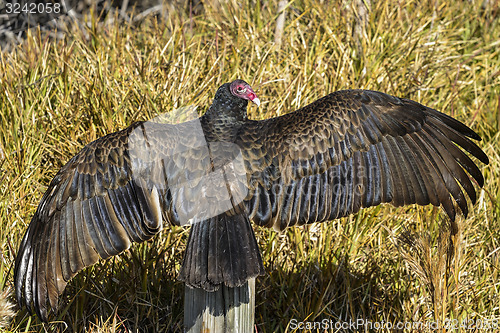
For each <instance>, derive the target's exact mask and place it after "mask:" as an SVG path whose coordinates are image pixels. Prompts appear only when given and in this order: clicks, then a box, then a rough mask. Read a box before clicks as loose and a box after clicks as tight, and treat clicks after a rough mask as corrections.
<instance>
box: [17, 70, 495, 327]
mask: <svg viewBox="0 0 500 333" xmlns="http://www.w3.org/2000/svg"><path fill="white" fill-rule="evenodd" d="M249 101H252V102H254V103H255V104H257V105H259V103H260V102H259V99H258V98H257V96H256V94H255V92H254V91H253V90H252V88H251V87H250V85H248V84H247V83H246V82H244V81H242V80H236V81H233V82H231V83H226V84H223V85H222V86H221V87H220V88H219V89H218V90H217V92H216V94H215V98H214V101H213V103H212V105H211V106H210V107H209V108H208V111H207V112H206V113H205V114H204V115H203V116H202V117H200V118H197V119H194V120H191V121H188V122H184V123H180V124H162V123H154V122H137V123H134V124H133V125H131V126H130V127H128V128H126V129H124V130H122V131H118V132H116V133H112V134H109V135H106V136H104V137H102V138H100V139H97V140H96V141H94V142H91V143H90V144H88V145H87V146H85V147H84V148H83V149H82V150H81V151H80V152H79V153H78V154H77V155H75V156H74V157H73V158H72V159H71V160H70V161H69V162H68V163H67V164H66V165H65V166H64V167H63V168H62V169H61V170H60V171H59V172H58V173H57V174H56V176H55V177H54V179H53V180H52V182H51V183H50V185H49V187H48V189H47V191H46V193H45V194H44V196H43V197H42V200H41V202H40V205H39V206H38V208H37V210H36V212H35V215H34V216H33V219H32V220H31V223H30V225H29V227H28V230H27V232H26V234H25V236H24V238H23V240H22V243H21V246H20V248H19V252H18V254H17V258H16V266H15V277H14V279H15V285H16V294H17V300H18V302H19V304H21V305H22V304H25V305H26V306H27V307H28V309H29V310H30V311H33V309H34V310H35V311H36V313H37V314H38V316H39V317H40V318H42V319H43V320H45V321H46V320H47V314H48V310H49V307H51V308H52V309H53V310H55V309H56V308H57V300H58V296H59V295H60V294H61V293H62V292H63V290H64V288H65V286H66V284H67V282H68V281H69V280H70V279H71V278H72V277H73V276H75V275H76V274H77V273H78V272H79V271H80V270H82V269H83V268H84V267H87V266H90V265H93V264H95V263H96V262H97V261H98V260H99V259H100V258H103V259H104V258H108V257H110V256H113V255H116V254H118V253H120V252H122V251H124V250H125V249H127V248H129V246H130V244H131V243H132V242H142V241H144V240H147V239H150V238H151V237H153V236H154V235H155V234H157V233H158V232H159V231H160V230H161V229H162V227H163V226H164V225H166V224H173V225H182V224H185V223H191V224H192V226H191V233H190V236H189V239H188V243H187V248H186V252H185V255H184V261H183V265H182V268H181V271H180V275H179V278H180V279H181V280H183V281H185V283H186V284H187V285H189V286H192V287H197V288H203V289H205V290H207V291H212V290H217V288H219V286H220V285H221V284H225V285H227V286H229V287H235V286H240V285H242V284H243V283H245V282H246V281H247V280H248V279H250V278H253V277H256V276H258V275H262V274H264V272H265V271H264V267H263V264H262V259H261V256H260V252H259V248H258V245H257V242H256V239H255V235H254V232H253V230H252V226H251V224H250V221H253V222H254V223H255V224H257V225H260V226H266V227H274V228H275V229H278V230H283V229H285V228H287V227H290V226H294V225H303V224H306V223H313V222H321V221H330V220H333V219H337V218H340V217H344V216H347V215H350V214H353V213H356V212H358V211H359V210H360V209H361V208H362V207H370V206H375V205H378V204H381V203H385V202H388V203H391V204H392V205H394V206H402V205H409V204H414V203H417V204H419V205H427V204H433V205H434V206H442V208H443V209H444V211H445V212H446V214H447V215H448V216H449V218H450V219H451V220H452V221H453V220H454V219H455V215H456V207H459V208H460V211H461V212H462V213H463V214H464V215H467V212H468V205H467V200H466V197H465V195H464V192H466V193H467V195H468V197H469V198H470V200H471V201H472V203H474V202H475V201H476V192H475V188H474V186H473V185H472V182H471V178H473V179H474V180H475V181H476V182H477V184H478V185H479V186H480V187H482V186H483V183H484V179H483V176H482V174H481V172H480V170H479V168H478V167H477V166H476V164H475V163H474V162H473V161H472V160H471V158H469V156H468V155H467V154H466V153H464V151H463V150H462V149H464V150H465V151H467V152H468V153H470V154H471V155H472V156H474V157H476V158H477V159H479V160H480V161H481V162H483V163H485V164H488V157H487V156H486V155H485V153H484V152H483V151H482V150H481V149H480V148H479V147H478V146H477V145H476V144H475V143H474V142H473V141H472V140H471V139H474V140H481V138H480V137H479V136H478V135H477V134H476V133H475V132H474V131H473V130H471V129H470V128H469V127H467V126H466V125H464V124H463V123H461V122H459V121H457V120H455V119H453V118H451V117H449V116H447V115H445V114H443V113H441V112H439V111H436V110H434V109H431V108H429V107H426V106H423V105H421V104H419V103H417V102H414V101H411V100H408V99H403V98H397V97H393V96H389V95H386V94H384V93H381V92H376V91H368V90H344V91H337V92H334V93H331V94H330V95H327V96H325V97H323V98H321V99H319V100H317V101H315V102H313V103H311V104H309V105H307V106H305V107H303V108H301V109H299V110H297V111H295V112H290V113H288V114H285V115H283V116H280V117H276V118H271V119H266V120H260V121H255V120H250V119H248V118H247V112H246V110H247V106H248V102H249ZM461 148H462V149H461ZM465 171H467V173H468V174H469V175H470V176H471V178H470V177H469V175H468V174H467V173H466V172H465Z"/></svg>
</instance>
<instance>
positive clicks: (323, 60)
mask: <svg viewBox="0 0 500 333" xmlns="http://www.w3.org/2000/svg"><path fill="white" fill-rule="evenodd" d="M490 3H493V2H490ZM495 6H497V7H495ZM205 10H206V13H205V14H203V15H201V16H193V17H189V15H187V14H185V13H184V12H180V11H170V12H167V13H164V16H163V17H162V18H161V19H158V20H157V19H154V18H151V17H147V18H145V19H143V20H140V21H137V22H135V23H133V24H128V23H120V24H118V23H117V22H118V21H119V20H118V18H117V17H116V18H115V19H116V20H114V22H115V23H114V24H113V23H109V22H112V20H108V23H107V24H103V23H99V21H98V20H97V19H96V15H93V16H89V17H86V22H87V23H88V24H87V26H86V27H85V28H83V27H82V26H80V27H78V26H76V25H75V26H74V27H70V29H71V33H69V34H67V37H66V38H65V39H64V40H59V41H50V40H49V39H46V38H45V37H42V36H39V35H38V34H37V32H36V31H32V32H31V33H30V34H29V35H28V38H27V39H26V41H25V42H24V43H23V44H22V45H20V46H19V47H18V48H17V49H16V50H14V51H13V52H11V53H3V54H0V106H1V108H0V290H2V289H5V288H8V287H12V284H13V283H12V272H13V262H14V258H15V254H16V250H17V247H18V245H19V243H20V240H21V237H22V235H23V234H24V231H25V230H26V227H27V224H28V223H29V221H30V218H31V216H32V215H33V213H34V211H35V209H36V206H37V204H38V202H39V200H40V198H41V196H42V194H43V193H44V191H45V189H46V188H47V185H48V183H49V181H50V179H51V178H52V177H53V176H54V175H55V173H56V172H57V170H58V169H59V168H60V167H61V166H62V165H63V164H64V163H65V161H67V160H69V158H70V157H71V156H73V155H74V154H75V153H76V152H78V151H79V150H80V149H81V148H82V147H83V146H84V145H85V144H86V143H88V142H90V141H92V140H94V139H96V138H98V137H100V136H102V135H104V134H106V133H109V132H112V131H116V130H118V129H121V128H124V127H126V126H127V125H129V124H130V123H132V122H133V121H136V120H143V119H150V118H152V117H154V116H156V115H158V114H160V113H162V112H168V111H170V110H172V109H173V108H176V107H181V106H187V105H199V106H201V108H200V109H199V110H200V111H204V109H205V108H206V106H208V105H209V104H210V102H211V98H212V97H213V95H214V92H215V90H216V88H217V87H218V86H219V85H220V84H222V83H224V82H227V81H230V80H233V79H235V78H242V79H244V80H247V81H248V82H250V83H251V84H252V85H253V87H254V89H255V91H256V92H257V94H258V95H259V97H260V99H261V100H262V101H263V103H262V105H261V108H259V109H255V108H254V107H251V108H250V116H251V117H252V118H254V119H261V118H267V117H272V116H276V115H280V114H284V113H286V112H289V111H291V110H294V109H296V108H298V107H300V106H303V105H305V104H307V103H309V102H311V101H313V100H315V99H317V98H318V97H320V96H323V95H325V94H327V93H328V92H331V91H334V90H337V89H345V88H365V89H374V90H380V91H384V92H387V93H390V94H393V95H398V96H402V97H408V98H411V99H414V100H416V101H419V102H421V103H423V104H426V105H428V106H431V107H433V108H436V109H438V110H443V111H444V112H445V113H447V114H450V115H453V116H454V117H456V118H458V119H460V120H461V121H463V122H465V123H466V124H467V125H469V126H471V127H472V128H474V129H475V130H476V131H477V132H478V133H479V134H480V135H481V136H482V137H483V138H484V140H483V141H482V142H481V143H480V145H481V147H483V149H484V150H485V152H486V153H487V155H488V156H489V157H490V159H491V163H490V165H489V166H487V167H484V168H482V170H483V172H484V174H485V177H486V182H485V184H486V185H485V189H484V190H481V191H480V193H479V195H478V198H479V199H478V204H477V205H476V206H474V207H473V208H472V209H471V213H470V215H469V217H468V218H467V219H463V218H462V219H460V220H459V221H458V233H456V234H455V235H452V234H451V233H450V232H449V229H448V228H447V227H446V224H447V222H446V218H445V216H444V214H442V213H441V211H440V210H439V209H435V208H432V207H414V206H413V207H407V208H400V209H395V208H393V207H390V206H383V207H377V208H372V209H367V210H364V211H362V212H361V213H359V214H357V215H355V216H352V217H349V218H345V219H341V220H338V221H333V222H331V223H327V224H321V225H310V226H307V227H304V228H295V229H290V230H288V231H286V232H284V233H281V234H277V233H275V232H274V231H271V230H264V229H260V230H257V237H258V241H259V243H260V247H261V250H262V253H263V259H264V264H265V267H266V270H267V271H268V273H269V274H268V275H266V276H264V277H261V278H259V279H258V280H257V285H256V289H257V299H256V304H257V307H256V320H255V321H256V328H257V330H258V331H259V332H280V331H286V330H288V331H292V328H291V325H290V320H291V319H292V318H295V319H297V320H298V321H303V320H308V321H321V320H323V319H329V320H333V321H349V320H352V321H355V320H357V319H360V318H361V319H365V320H369V321H371V322H381V321H384V322H390V323H396V322H398V321H421V322H428V323H429V322H432V321H439V322H442V323H444V322H446V321H452V322H451V323H454V322H453V321H454V320H456V321H457V322H458V323H462V322H463V321H464V320H484V321H489V322H490V323H492V322H495V321H497V320H500V309H499V307H498V299H499V298H500V295H499V289H500V284H499V282H498V281H499V265H500V254H499V253H500V252H499V251H498V249H499V246H500V244H499V243H500V240H499V239H500V238H499V231H500V226H499V223H498V218H499V213H500V208H499V204H498V195H499V193H500V180H499V179H500V177H499V176H500V174H499V173H500V172H499V170H500V157H499V151H500V144H499V142H500V140H499V139H500V135H499V126H500V125H499V123H500V106H499V94H500V86H499V81H500V41H499V40H498V36H500V24H499V23H500V20H499V17H498V16H499V9H498V4H496V5H495V4H490V5H489V6H488V7H486V8H483V7H482V1H450V2H446V3H445V2H443V3H440V2H433V1H425V2H414V1H408V2H403V1H401V2H399V3H395V2H393V1H376V2H374V4H373V5H372V12H371V14H370V16H369V21H368V23H367V27H366V28H367V30H366V35H367V38H366V39H363V40H362V41H360V42H359V41H356V40H354V38H353V37H352V36H353V28H354V27H353V22H354V19H353V17H354V14H353V13H352V12H351V11H349V10H348V9H346V8H344V7H343V6H342V5H341V4H339V3H338V2H336V1H330V2H328V3H321V2H316V1H312V0H297V1H294V2H292V4H291V6H290V7H289V9H288V12H287V16H286V17H287V19H286V22H285V28H284V32H283V40H282V45H281V47H280V49H278V48H276V47H275V46H274V44H273V41H274V36H273V34H274V30H275V23H276V18H277V14H278V13H277V4H275V3H274V2H267V1H266V2H264V1H260V0H255V1H251V0H243V1H239V2H236V1H228V2H224V3H222V4H214V5H210V4H208V5H207V6H206V8H205ZM187 233H188V231H187V230H185V229H182V228H171V229H167V230H165V231H164V232H163V233H162V234H161V235H160V236H159V237H156V238H154V239H153V240H152V241H150V242H148V243H146V244H139V245H136V246H133V247H132V249H131V250H129V251H127V252H126V253H125V254H124V255H122V256H120V257H116V258H112V259H110V260H107V261H104V262H100V263H99V264H97V265H95V266H94V267H92V268H89V269H87V270H85V271H84V272H82V273H81V274H79V275H78V276H77V277H76V278H75V279H74V280H73V281H72V282H71V283H70V284H69V285H68V288H67V289H66V292H65V293H64V295H63V297H62V298H61V303H62V307H61V309H60V312H59V314H58V316H56V317H54V321H53V322H51V323H50V324H46V325H44V324H42V323H40V321H39V320H38V319H37V318H35V317H30V316H28V314H27V313H26V311H25V310H22V311H20V312H19V313H18V314H17V315H16V316H15V318H14V319H13V321H12V322H11V324H10V328H7V329H8V330H10V331H13V332H44V331H63V330H64V329H65V328H66V325H67V326H68V327H67V330H68V331H69V330H74V331H78V332H82V331H87V332H136V331H140V332H151V331H172V332H174V331H181V330H182V299H183V296H182V295H183V285H182V284H181V283H179V282H177V281H176V278H175V277H176V274H177V271H178V269H179V266H180V263H181V259H182V251H183V249H184V245H185V242H186V240H187ZM63 321H64V322H66V323H63ZM470 323H472V322H470ZM459 328H460V327H459ZM461 329H462V330H464V331H469V330H466V329H465V328H464V327H462V328H461ZM367 330H368V331H369V329H367ZM382 331H383V330H382ZM406 331H409V330H406Z"/></svg>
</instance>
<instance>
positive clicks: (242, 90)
mask: <svg viewBox="0 0 500 333" xmlns="http://www.w3.org/2000/svg"><path fill="white" fill-rule="evenodd" d="M245 90H246V89H245V88H243V86H238V88H236V91H237V92H238V93H244V92H245Z"/></svg>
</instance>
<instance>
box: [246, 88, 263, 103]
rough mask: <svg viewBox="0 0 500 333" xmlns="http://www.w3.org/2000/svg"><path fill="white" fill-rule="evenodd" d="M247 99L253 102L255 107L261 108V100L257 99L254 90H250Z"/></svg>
mask: <svg viewBox="0 0 500 333" xmlns="http://www.w3.org/2000/svg"><path fill="white" fill-rule="evenodd" d="M247 98H248V99H249V100H250V101H251V102H252V103H254V104H255V105H257V107H259V106H260V99H259V98H258V97H257V95H256V94H255V93H254V92H253V90H252V88H250V89H249V92H248V94H247Z"/></svg>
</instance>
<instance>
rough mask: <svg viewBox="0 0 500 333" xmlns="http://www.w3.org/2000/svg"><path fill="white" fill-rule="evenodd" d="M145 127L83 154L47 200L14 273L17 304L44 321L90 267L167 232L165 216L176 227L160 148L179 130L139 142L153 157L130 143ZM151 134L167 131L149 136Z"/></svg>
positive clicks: (118, 134)
mask: <svg viewBox="0 0 500 333" xmlns="http://www.w3.org/2000/svg"><path fill="white" fill-rule="evenodd" d="M143 126H144V125H143V123H136V124H134V125H132V126H131V127H129V128H127V129H125V130H123V131H120V132H116V133H112V134H110V135H108V136H105V137H103V138H100V139H98V140H96V141H94V142H92V143H90V144H89V145H87V146H86V147H84V148H83V149H82V151H81V152H80V153H78V154H77V155H75V156H74V157H73V158H72V159H71V160H70V161H68V163H67V164H66V165H65V166H64V167H63V168H62V169H61V170H60V171H59V172H58V174H57V175H56V176H55V177H54V179H53V180H52V182H51V183H50V185H49V188H48V190H47V191H46V193H45V194H44V196H43V198H42V200H41V202H40V205H39V207H38V209H37V211H36V213H35V215H34V216H33V219H32V221H31V223H30V225H29V227H28V230H27V232H26V234H25V236H24V238H23V241H22V243H21V246H20V249H19V252H18V255H17V258H16V268H15V284H16V294H17V298H18V302H19V303H20V304H26V305H27V307H28V309H29V310H30V311H33V310H35V312H37V314H38V315H39V316H40V317H41V318H42V319H43V320H46V319H47V313H48V306H50V307H51V308H52V309H55V308H56V307H57V297H58V295H59V294H60V293H62V291H63V290H64V288H65V286H66V284H67V282H68V281H69V280H70V279H71V278H72V277H73V276H74V275H75V274H76V273H78V272H79V271H80V270H82V269H83V268H84V267H87V266H89V265H92V264H94V263H96V262H97V260H98V259H100V258H108V257H110V256H113V255H116V254H118V253H120V252H122V251H124V250H125V249H127V248H128V247H129V246H130V244H131V242H141V241H144V240H147V239H149V238H151V237H152V236H154V235H155V234H156V233H158V231H159V230H160V229H161V227H162V215H168V216H169V219H168V220H169V222H172V223H175V222H177V220H176V219H175V216H174V213H173V212H167V213H166V214H164V211H166V210H167V209H172V205H171V202H170V201H169V199H167V197H169V196H167V195H166V193H165V191H167V187H166V178H167V177H166V175H165V174H164V173H163V169H164V168H163V165H162V164H161V163H163V160H162V159H164V158H165V156H168V152H165V151H162V150H161V149H160V148H159V145H160V143H161V145H162V147H168V146H169V145H170V146H173V145H174V143H173V142H174V139H175V137H176V136H175V135H172V136H171V137H170V141H169V138H168V136H166V135H164V134H163V132H164V131H166V130H175V128H174V127H168V125H167V126H166V125H164V124H163V125H161V126H160V125H158V126H157V127H154V126H156V125H154V124H153V125H151V124H149V125H148V126H150V127H151V126H152V127H151V128H149V131H150V132H149V133H148V134H150V135H149V141H148V140H146V139H144V138H142V139H141V138H139V140H138V142H139V143H138V144H143V145H144V144H147V145H148V147H149V148H150V149H152V150H155V154H153V153H151V152H148V151H147V149H141V147H139V149H136V150H131V149H130V147H129V145H130V142H131V141H130V140H133V139H131V138H130V136H131V135H132V133H135V132H134V130H135V129H139V130H141V129H142V127H143ZM153 130H157V131H163V132H161V133H160V134H158V135H151V131H153ZM142 132H144V129H142ZM153 134H155V133H153ZM136 139H137V138H136ZM141 140H142V142H141ZM160 141H161V142H160ZM132 154H135V155H132ZM148 154H149V155H148ZM156 155H158V156H156ZM141 158H144V159H141ZM153 166H154V168H153ZM133 168H135V169H134V170H132V169H133ZM149 177H151V178H152V179H154V180H155V181H156V183H155V182H154V181H152V180H151V179H149ZM162 181H163V183H161V182H162ZM158 182H160V183H158ZM169 198H171V196H170V197H169Z"/></svg>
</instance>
